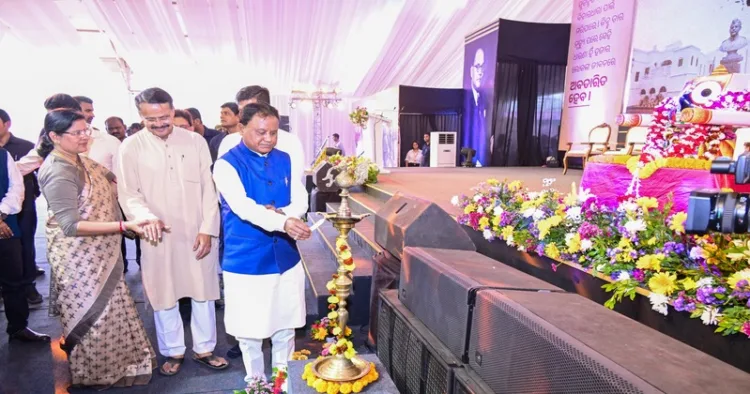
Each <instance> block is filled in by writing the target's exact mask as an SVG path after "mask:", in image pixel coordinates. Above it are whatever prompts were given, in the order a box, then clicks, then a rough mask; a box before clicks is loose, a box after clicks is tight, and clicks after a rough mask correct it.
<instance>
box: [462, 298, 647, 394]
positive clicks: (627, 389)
mask: <svg viewBox="0 0 750 394" xmlns="http://www.w3.org/2000/svg"><path fill="white" fill-rule="evenodd" d="M549 296H554V295H552V294H550V295H549ZM571 313H575V311H571ZM472 327H473V329H472V336H471V342H470V346H469V362H470V365H471V368H472V369H474V370H475V371H476V372H477V373H478V374H479V375H480V376H481V378H482V379H483V380H484V381H485V382H486V383H487V385H488V386H489V387H490V388H491V389H492V390H493V391H495V392H499V393H540V392H546V393H576V394H583V393H596V394H609V393H642V392H643V391H641V390H640V389H639V388H638V387H636V386H635V385H634V384H632V383H631V382H638V384H639V386H641V385H644V384H645V382H642V381H641V380H640V379H639V378H637V377H635V376H634V375H632V374H631V373H630V372H629V371H627V370H625V369H623V368H622V367H619V366H618V365H617V364H614V363H612V362H611V361H609V360H607V359H605V358H604V357H603V356H601V355H598V354H597V353H596V352H594V351H592V350H590V349H588V348H587V347H586V346H585V345H583V344H581V343H580V342H578V341H577V340H575V339H574V338H572V337H570V336H568V335H567V334H565V333H564V332H561V331H559V330H556V329H555V328H554V327H552V326H551V325H549V324H547V323H546V322H544V321H542V320H541V319H539V318H538V317H536V316H535V315H533V314H532V313H531V312H529V311H527V310H525V309H524V308H522V307H520V306H518V305H516V304H515V303H514V302H513V301H511V300H509V299H508V298H506V297H504V296H503V295H502V294H501V293H500V292H499V291H496V290H485V291H480V292H479V294H478V296H477V304H476V309H475V314H474V323H473V326H472ZM649 391H651V390H649Z"/></svg>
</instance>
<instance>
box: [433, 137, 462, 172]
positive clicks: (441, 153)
mask: <svg viewBox="0 0 750 394" xmlns="http://www.w3.org/2000/svg"><path fill="white" fill-rule="evenodd" d="M457 152H458V151H457V148H456V132H455V131H433V132H432V133H430V167H456V156H457Z"/></svg>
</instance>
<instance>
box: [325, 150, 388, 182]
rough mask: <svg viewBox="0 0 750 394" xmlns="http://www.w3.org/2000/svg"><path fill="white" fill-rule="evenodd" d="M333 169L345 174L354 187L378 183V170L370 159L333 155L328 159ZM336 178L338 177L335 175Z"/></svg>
mask: <svg viewBox="0 0 750 394" xmlns="http://www.w3.org/2000/svg"><path fill="white" fill-rule="evenodd" d="M328 162H329V163H331V165H332V166H333V168H334V169H336V170H338V171H339V175H341V173H344V174H346V176H347V177H349V178H351V179H352V181H353V182H354V184H355V185H363V184H370V183H377V182H378V174H380V169H379V168H378V165H377V164H375V163H373V162H372V161H371V160H370V159H368V158H365V157H357V156H341V155H338V154H337V155H333V156H331V157H329V158H328ZM337 177H338V175H337Z"/></svg>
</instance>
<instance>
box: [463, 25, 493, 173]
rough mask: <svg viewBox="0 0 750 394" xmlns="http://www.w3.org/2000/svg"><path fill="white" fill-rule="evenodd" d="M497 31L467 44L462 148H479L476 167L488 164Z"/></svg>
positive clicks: (465, 47) (465, 49) (465, 52)
mask: <svg viewBox="0 0 750 394" xmlns="http://www.w3.org/2000/svg"><path fill="white" fill-rule="evenodd" d="M496 58H497V30H493V31H491V32H488V33H486V34H485V35H483V36H480V37H476V38H474V39H472V41H469V42H467V43H466V44H465V46H464V114H463V137H462V138H461V147H469V148H472V149H474V150H476V152H477V155H476V161H475V163H474V164H475V165H477V166H486V165H489V161H490V160H489V158H490V149H491V146H492V144H491V143H490V137H491V135H492V112H493V108H492V106H493V104H494V92H495V63H496Z"/></svg>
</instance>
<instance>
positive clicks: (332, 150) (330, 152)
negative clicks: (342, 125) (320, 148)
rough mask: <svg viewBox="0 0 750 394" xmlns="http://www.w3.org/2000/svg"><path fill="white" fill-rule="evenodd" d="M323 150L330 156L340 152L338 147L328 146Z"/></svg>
mask: <svg viewBox="0 0 750 394" xmlns="http://www.w3.org/2000/svg"><path fill="white" fill-rule="evenodd" d="M325 152H326V156H328V157H331V156H336V155H340V154H341V149H339V148H330V147H329V148H326V149H325Z"/></svg>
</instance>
